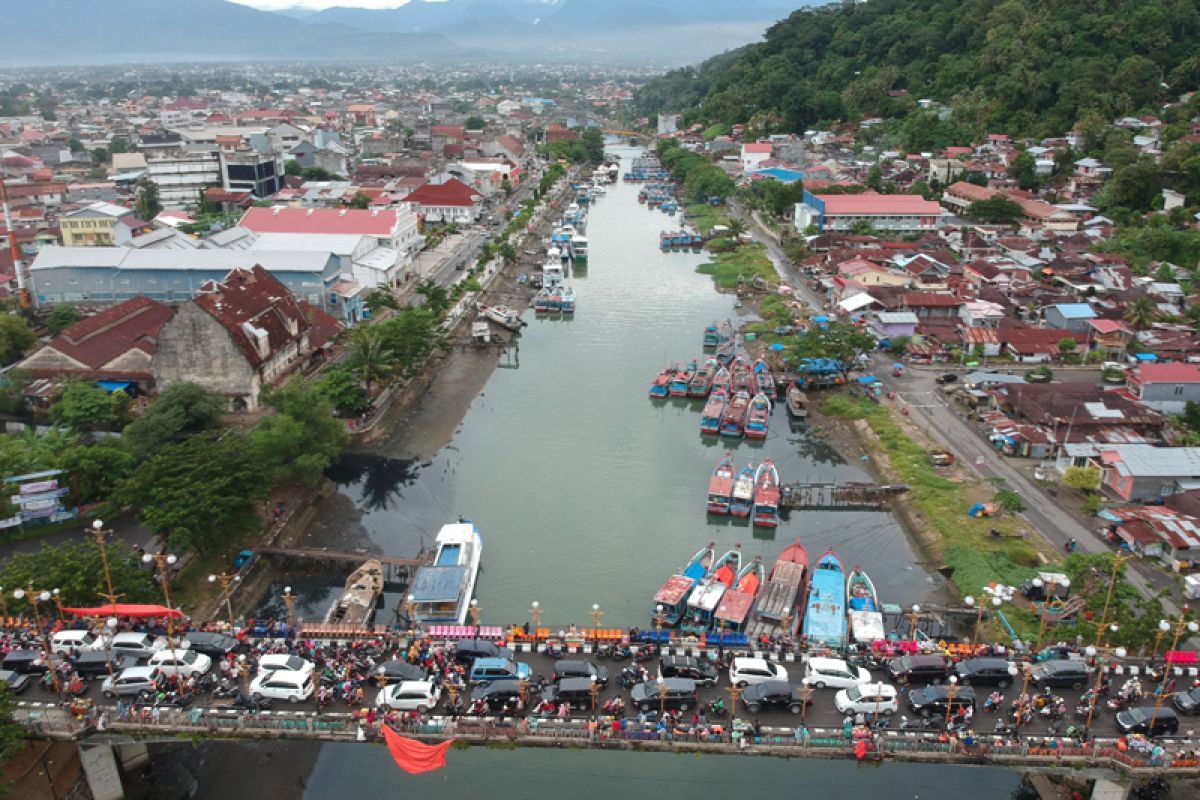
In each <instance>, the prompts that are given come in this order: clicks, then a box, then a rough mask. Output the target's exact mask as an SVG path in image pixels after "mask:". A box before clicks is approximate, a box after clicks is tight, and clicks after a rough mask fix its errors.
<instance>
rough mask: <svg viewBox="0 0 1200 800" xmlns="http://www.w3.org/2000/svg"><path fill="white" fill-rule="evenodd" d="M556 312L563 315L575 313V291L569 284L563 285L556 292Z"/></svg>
mask: <svg viewBox="0 0 1200 800" xmlns="http://www.w3.org/2000/svg"><path fill="white" fill-rule="evenodd" d="M558 310H559V311H561V312H562V313H564V314H574V313H575V290H574V289H573V288H571V284H569V283H564V284H563V285H562V286H560V287H559V290H558Z"/></svg>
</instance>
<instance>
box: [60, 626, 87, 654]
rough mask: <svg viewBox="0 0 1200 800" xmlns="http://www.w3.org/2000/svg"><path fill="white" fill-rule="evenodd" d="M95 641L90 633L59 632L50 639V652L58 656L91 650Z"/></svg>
mask: <svg viewBox="0 0 1200 800" xmlns="http://www.w3.org/2000/svg"><path fill="white" fill-rule="evenodd" d="M97 641H98V639H97V637H96V635H95V634H93V633H92V632H91V631H59V632H58V633H56V634H54V635H53V636H51V637H50V650H51V652H54V653H60V654H70V653H72V652H78V651H83V650H91V649H92V645H94V644H95V643H96V642H97Z"/></svg>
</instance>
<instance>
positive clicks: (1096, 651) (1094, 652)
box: [1083, 625, 1126, 735]
mask: <svg viewBox="0 0 1200 800" xmlns="http://www.w3.org/2000/svg"><path fill="white" fill-rule="evenodd" d="M1112 630H1113V632H1114V633H1115V632H1116V631H1117V630H1119V629H1118V627H1117V626H1116V625H1113V626H1112ZM1101 634H1103V630H1101ZM1083 652H1084V653H1085V654H1086V655H1087V657H1088V658H1094V659H1096V662H1095V663H1096V685H1095V687H1093V691H1092V701H1091V702H1090V703H1089V704H1088V715H1087V721H1086V722H1084V724H1083V729H1084V730H1085V731H1086V732H1087V733H1088V734H1089V735H1090V734H1091V732H1092V718H1093V717H1094V716H1095V714H1096V701H1097V700H1098V699H1099V697H1100V682H1101V681H1102V680H1104V664H1105V662H1106V661H1108V656H1109V655H1110V654H1112V655H1115V656H1116V657H1117V658H1124V657H1125V655H1126V651H1125V648H1124V647H1112V646H1110V645H1102V644H1095V645H1091V644H1089V645H1088V646H1087V647H1086V648H1084V651H1083Z"/></svg>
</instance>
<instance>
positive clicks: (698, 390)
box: [687, 358, 717, 397]
mask: <svg viewBox="0 0 1200 800" xmlns="http://www.w3.org/2000/svg"><path fill="white" fill-rule="evenodd" d="M716 374H717V360H716V359H715V358H710V359H708V360H707V361H705V362H704V366H702V367H700V368H699V369H697V370H696V374H695V375H693V376H692V379H691V381H689V382H688V390H687V393H688V397H708V393H709V392H710V391H712V386H713V378H714V377H716Z"/></svg>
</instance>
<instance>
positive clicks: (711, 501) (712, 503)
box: [708, 453, 734, 515]
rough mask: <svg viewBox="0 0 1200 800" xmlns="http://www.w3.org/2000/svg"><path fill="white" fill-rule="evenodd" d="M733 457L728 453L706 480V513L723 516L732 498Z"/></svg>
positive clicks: (727, 511) (726, 512)
mask: <svg viewBox="0 0 1200 800" xmlns="http://www.w3.org/2000/svg"><path fill="white" fill-rule="evenodd" d="M733 481H734V471H733V456H731V455H730V454H729V453H726V454H725V457H724V458H722V459H721V461H720V462H719V463H718V464H717V466H716V468H715V469H713V474H712V477H711V478H709V479H708V513H710V514H718V515H725V514H728V513H729V504H730V503H731V502H732V498H733Z"/></svg>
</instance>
